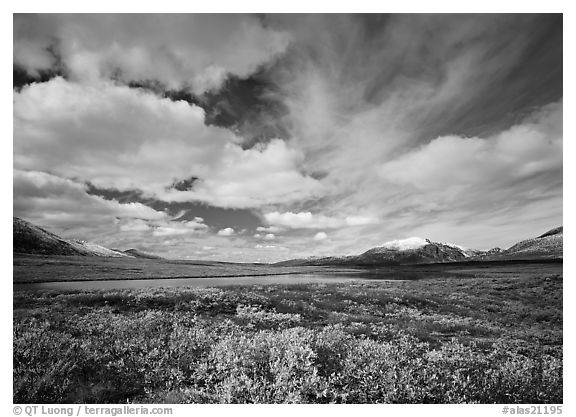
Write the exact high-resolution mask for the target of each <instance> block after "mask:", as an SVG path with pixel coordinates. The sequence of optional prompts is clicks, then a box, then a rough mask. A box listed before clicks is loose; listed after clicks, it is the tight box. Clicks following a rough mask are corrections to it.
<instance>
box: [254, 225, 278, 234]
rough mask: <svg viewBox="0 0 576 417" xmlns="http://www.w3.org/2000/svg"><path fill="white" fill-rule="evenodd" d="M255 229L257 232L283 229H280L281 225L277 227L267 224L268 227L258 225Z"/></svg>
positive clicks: (273, 231)
mask: <svg viewBox="0 0 576 417" xmlns="http://www.w3.org/2000/svg"><path fill="white" fill-rule="evenodd" d="M256 230H257V231H258V232H269V233H278V232H282V231H283V230H284V229H282V228H281V227H277V226H268V227H264V226H258V227H257V228H256Z"/></svg>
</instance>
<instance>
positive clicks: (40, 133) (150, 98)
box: [14, 78, 322, 208]
mask: <svg viewBox="0 0 576 417" xmlns="http://www.w3.org/2000/svg"><path fill="white" fill-rule="evenodd" d="M234 142H235V136H234V135H233V133H231V132H230V131H228V130H226V129H222V128H218V127H213V126H210V127H208V126H206V125H204V112H203V111H202V109H200V108H199V107H195V106H192V105H190V104H188V103H186V102H184V101H179V102H173V101H170V100H168V99H162V98H158V97H156V96H155V95H153V94H150V93H146V92H143V91H138V90H134V89H130V88H128V87H125V86H120V85H116V84H113V83H109V82H103V83H100V84H97V85H94V84H78V83H71V82H68V81H66V80H64V79H62V78H55V79H53V80H51V81H49V82H46V83H42V84H33V85H31V86H28V87H25V88H23V89H22V91H21V92H19V93H15V94H14V166H15V168H17V169H24V170H30V169H34V170H38V171H49V172H53V173H54V174H56V175H59V176H61V177H67V178H78V179H81V180H84V181H89V182H91V183H92V184H94V185H95V186H98V187H101V188H116V189H119V190H130V189H137V190H141V191H142V192H143V193H144V194H145V195H146V196H150V197H154V198H158V199H162V200H164V201H173V202H184V201H202V202H206V203H209V204H212V205H216V206H221V207H235V208H245V207H259V206H261V205H264V204H274V203H286V202H290V201H294V200H299V199H303V198H308V197H310V196H311V195H316V194H320V193H321V192H322V187H321V185H320V183H319V182H318V181H317V180H315V179H313V178H312V177H309V176H306V175H304V174H303V173H302V172H301V170H300V167H299V163H300V161H301V159H302V157H303V156H302V154H301V153H300V152H298V151H296V150H295V149H291V148H290V147H289V146H288V145H287V144H286V143H285V142H283V141H280V140H275V141H271V142H270V143H268V144H267V145H262V146H261V147H259V148H253V149H246V150H244V149H242V148H241V147H240V146H238V145H236V144H235V143H234ZM190 177H195V178H199V179H198V180H197V181H196V182H195V183H194V187H193V188H192V189H191V190H188V191H180V190H176V189H174V188H170V187H169V185H170V184H173V183H174V181H175V179H182V178H190Z"/></svg>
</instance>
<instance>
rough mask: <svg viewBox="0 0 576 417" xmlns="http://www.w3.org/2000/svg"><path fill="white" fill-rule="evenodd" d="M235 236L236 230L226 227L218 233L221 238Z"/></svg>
mask: <svg viewBox="0 0 576 417" xmlns="http://www.w3.org/2000/svg"><path fill="white" fill-rule="evenodd" d="M233 234H234V229H233V228H231V227H226V228H225V229H220V230H219V231H218V235H219V236H232V235H233Z"/></svg>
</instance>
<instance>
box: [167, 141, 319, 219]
mask: <svg viewBox="0 0 576 417" xmlns="http://www.w3.org/2000/svg"><path fill="white" fill-rule="evenodd" d="M301 158H302V155H301V154H300V153H299V152H298V151H296V150H294V149H291V148H290V147H289V146H288V144H287V143H286V142H284V141H282V140H279V139H275V140H272V141H270V142H269V143H268V144H265V145H261V146H259V147H255V148H252V149H242V148H241V147H240V146H238V145H234V144H230V143H229V144H226V145H225V146H224V148H223V149H222V153H221V154H220V158H219V160H218V161H216V162H215V163H214V165H213V166H212V167H211V170H210V173H209V174H208V175H207V176H206V178H205V179H202V180H199V181H197V183H196V184H195V186H194V188H193V189H192V190H190V191H175V190H166V191H164V192H162V191H159V192H158V193H157V194H156V195H157V196H158V197H159V198H161V199H163V200H165V201H193V200H198V201H205V202H209V203H210V204H212V205H215V206H219V207H234V208H248V207H260V206H263V205H268V204H282V203H289V202H293V201H299V200H302V199H307V198H311V197H314V196H319V195H322V193H323V188H322V185H321V183H320V182H319V181H317V180H315V179H314V178H312V177H310V176H307V175H304V174H302V173H301V172H300V169H299V162H300V160H301Z"/></svg>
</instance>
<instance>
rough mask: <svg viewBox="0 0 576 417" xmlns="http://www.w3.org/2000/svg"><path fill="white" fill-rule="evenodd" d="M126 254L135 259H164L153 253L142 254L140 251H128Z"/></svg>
mask: <svg viewBox="0 0 576 417" xmlns="http://www.w3.org/2000/svg"><path fill="white" fill-rule="evenodd" d="M124 253H125V254H127V255H129V256H132V257H134V258H144V259H164V258H163V257H161V256H158V255H152V254H151V253H146V252H142V251H140V250H138V249H128V250H125V251H124Z"/></svg>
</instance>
